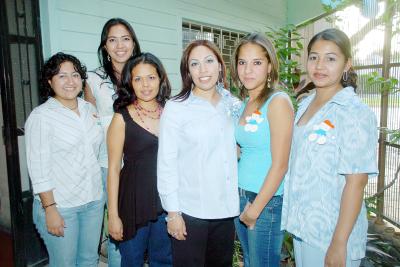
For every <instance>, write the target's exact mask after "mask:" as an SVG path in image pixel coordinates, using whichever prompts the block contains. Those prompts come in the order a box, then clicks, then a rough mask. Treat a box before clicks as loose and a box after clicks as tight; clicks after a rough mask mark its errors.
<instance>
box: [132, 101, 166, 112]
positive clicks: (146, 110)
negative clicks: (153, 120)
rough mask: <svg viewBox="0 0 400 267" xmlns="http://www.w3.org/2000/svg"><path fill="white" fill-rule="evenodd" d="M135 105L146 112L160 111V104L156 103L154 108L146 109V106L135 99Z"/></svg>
mask: <svg viewBox="0 0 400 267" xmlns="http://www.w3.org/2000/svg"><path fill="white" fill-rule="evenodd" d="M135 105H136V107H137V108H138V109H139V110H140V111H145V112H147V113H155V112H157V111H160V105H157V107H156V109H155V110H149V109H146V108H144V107H142V106H141V105H140V104H139V103H138V102H137V101H135Z"/></svg>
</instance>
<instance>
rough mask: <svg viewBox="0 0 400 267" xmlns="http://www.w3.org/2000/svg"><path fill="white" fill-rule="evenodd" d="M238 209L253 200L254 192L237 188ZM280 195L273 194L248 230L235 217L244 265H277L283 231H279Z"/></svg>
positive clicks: (255, 266) (264, 266) (257, 266)
mask: <svg viewBox="0 0 400 267" xmlns="http://www.w3.org/2000/svg"><path fill="white" fill-rule="evenodd" d="M239 194H240V211H241V212H242V211H243V210H244V207H245V206H246V204H247V202H250V203H251V202H253V201H254V199H255V197H256V196H257V194H256V193H253V192H249V191H245V190H242V189H239ZM282 200H283V197H282V196H274V197H273V198H272V199H271V200H270V201H269V202H268V204H267V205H266V206H265V208H264V209H263V211H262V212H261V214H260V216H259V217H258V219H257V221H256V224H255V227H254V229H252V230H250V229H248V228H247V227H246V225H245V224H243V223H242V222H240V220H239V218H236V219H235V227H236V233H237V235H238V238H239V240H240V244H241V246H242V250H243V260H244V266H245V267H277V266H279V265H280V256H281V249H282V241H283V235H284V232H283V231H281V216H282Z"/></svg>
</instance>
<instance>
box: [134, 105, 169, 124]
mask: <svg viewBox="0 0 400 267" xmlns="http://www.w3.org/2000/svg"><path fill="white" fill-rule="evenodd" d="M133 107H134V108H135V110H136V113H137V114H138V117H139V118H142V117H141V116H142V115H143V116H144V117H147V118H149V119H152V120H158V119H160V116H161V112H162V108H161V106H160V105H157V108H156V109H155V110H150V111H148V110H146V109H145V108H143V107H142V106H140V105H139V103H138V102H137V101H135V102H133ZM149 113H156V114H155V116H151V115H150V114H149Z"/></svg>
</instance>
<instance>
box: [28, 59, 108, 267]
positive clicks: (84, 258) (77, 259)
mask: <svg viewBox="0 0 400 267" xmlns="http://www.w3.org/2000/svg"><path fill="white" fill-rule="evenodd" d="M85 78H86V68H85V67H84V66H83V65H81V63H80V62H79V60H78V59H77V58H75V57H74V56H71V55H68V54H64V53H57V54H55V55H54V56H52V57H51V58H50V59H49V60H48V61H47V62H46V63H45V65H44V66H43V69H42V77H41V83H42V89H43V90H44V91H45V93H46V95H47V96H48V100H47V101H46V102H45V103H43V104H42V105H40V106H39V107H37V108H35V109H34V110H33V111H32V113H31V114H30V115H29V117H28V120H27V122H26V124H25V136H26V153H27V161H28V170H29V175H30V178H31V181H32V187H33V191H34V194H35V200H34V203H33V221H34V223H35V225H36V228H37V230H38V232H39V234H40V236H41V237H42V238H43V240H44V243H45V245H46V248H47V251H48V253H49V260H50V266H57V267H63V266H65V267H70V266H97V264H98V253H97V249H98V245H99V241H100V240H99V236H100V229H101V224H102V219H103V208H104V197H103V186H102V182H101V172H100V166H99V163H98V153H99V147H100V143H101V141H102V129H101V127H100V125H99V122H98V116H97V113H96V109H95V107H94V106H93V105H92V104H90V103H89V102H86V101H84V100H82V99H81V98H78V95H79V94H80V93H81V91H82V86H83V85H84V83H85Z"/></svg>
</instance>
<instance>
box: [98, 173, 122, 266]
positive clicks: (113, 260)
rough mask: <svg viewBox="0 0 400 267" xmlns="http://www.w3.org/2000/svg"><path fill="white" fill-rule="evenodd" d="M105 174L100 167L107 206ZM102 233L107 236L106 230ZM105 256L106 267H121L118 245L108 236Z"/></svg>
mask: <svg viewBox="0 0 400 267" xmlns="http://www.w3.org/2000/svg"><path fill="white" fill-rule="evenodd" d="M107 174H108V169H107V168H103V167H101V178H102V181H103V188H104V194H105V196H106V205H108V194H107ZM104 225H105V224H104ZM103 232H107V234H108V231H107V230H105V231H103ZM107 255H108V256H107V257H108V267H120V266H121V254H120V253H119V249H118V245H117V244H116V241H115V240H113V239H111V237H110V236H108V239H107Z"/></svg>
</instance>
